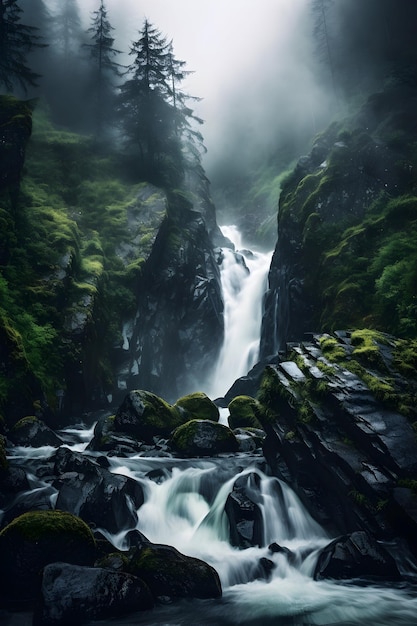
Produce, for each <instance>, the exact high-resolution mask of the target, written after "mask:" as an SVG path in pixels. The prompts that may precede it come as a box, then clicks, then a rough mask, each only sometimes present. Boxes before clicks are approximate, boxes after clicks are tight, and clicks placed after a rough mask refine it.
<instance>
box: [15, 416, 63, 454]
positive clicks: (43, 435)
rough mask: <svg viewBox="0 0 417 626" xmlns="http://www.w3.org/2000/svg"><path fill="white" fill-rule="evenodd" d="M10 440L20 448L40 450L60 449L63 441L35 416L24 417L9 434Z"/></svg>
mask: <svg viewBox="0 0 417 626" xmlns="http://www.w3.org/2000/svg"><path fill="white" fill-rule="evenodd" d="M8 436H9V439H10V440H11V441H12V442H13V443H14V444H16V445H18V446H31V447H32V448H40V447H42V446H52V447H54V448H59V446H60V445H61V444H62V443H63V441H62V439H61V438H60V437H58V435H56V434H55V433H54V431H53V430H52V429H51V428H49V426H47V425H46V424H45V422H43V421H42V420H40V419H38V418H37V417H35V416H34V415H29V416H27V417H23V418H22V419H21V420H19V421H18V422H17V423H16V424H15V425H14V426H13V428H12V429H11V430H10V432H9V435H8Z"/></svg>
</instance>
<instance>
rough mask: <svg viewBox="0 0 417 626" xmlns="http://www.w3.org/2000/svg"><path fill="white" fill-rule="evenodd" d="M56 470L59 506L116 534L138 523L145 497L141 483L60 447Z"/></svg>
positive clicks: (57, 503) (57, 504)
mask: <svg viewBox="0 0 417 626" xmlns="http://www.w3.org/2000/svg"><path fill="white" fill-rule="evenodd" d="M55 472H56V475H57V480H56V481H55V483H54V484H55V487H56V488H57V489H58V491H59V493H58V498H57V501H56V508H58V509H62V510H64V511H70V512H71V513H74V514H75V515H78V516H79V517H81V518H82V519H83V520H85V521H86V522H87V523H88V524H92V525H94V526H98V527H101V528H105V529H106V530H108V531H110V532H112V533H115V532H118V531H120V530H121V529H123V528H129V527H133V526H135V525H136V523H137V514H136V509H138V508H139V507H140V506H141V505H142V504H143V501H144V498H143V491H142V488H141V486H140V485H139V483H137V482H136V481H135V480H133V479H132V478H128V477H127V476H122V475H120V474H112V473H111V472H109V471H108V470H107V469H105V468H103V467H100V465H98V464H97V463H95V462H93V461H91V460H90V459H88V458H86V457H85V456H84V455H82V454H79V453H75V452H72V451H71V450H69V449H68V448H60V449H59V450H58V452H57V454H56V458H55ZM132 505H133V506H132Z"/></svg>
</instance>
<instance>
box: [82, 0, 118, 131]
mask: <svg viewBox="0 0 417 626" xmlns="http://www.w3.org/2000/svg"><path fill="white" fill-rule="evenodd" d="M113 30H114V28H113V26H112V25H111V24H110V22H109V20H108V17H107V9H106V6H105V3H104V0H100V6H99V7H98V9H97V10H96V11H94V13H93V15H92V23H91V27H90V28H89V29H88V32H89V33H90V34H91V39H92V42H93V43H90V44H88V43H86V44H84V46H85V47H86V48H88V49H89V51H90V55H91V59H92V60H93V80H92V83H91V84H92V88H93V91H94V93H93V99H94V112H95V120H96V132H97V134H98V135H100V134H101V132H102V126H103V121H104V118H105V117H107V116H109V115H110V111H111V110H112V106H111V103H112V101H113V100H114V86H113V83H112V78H116V77H120V76H121V75H122V74H121V71H120V67H121V66H120V64H119V63H117V62H116V61H115V57H116V56H117V55H118V54H120V51H119V50H116V49H115V48H114V47H113V44H114V38H113V37H112V31H113Z"/></svg>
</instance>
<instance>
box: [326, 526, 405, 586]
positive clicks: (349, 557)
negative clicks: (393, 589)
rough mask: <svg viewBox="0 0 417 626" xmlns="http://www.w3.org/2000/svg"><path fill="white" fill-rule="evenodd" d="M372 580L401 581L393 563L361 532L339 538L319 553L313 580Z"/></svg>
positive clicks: (376, 544)
mask: <svg viewBox="0 0 417 626" xmlns="http://www.w3.org/2000/svg"><path fill="white" fill-rule="evenodd" d="M326 578H333V579H351V578H372V579H375V578H377V579H381V580H387V581H396V580H400V579H401V576H400V573H399V571H398V567H397V565H396V563H395V560H394V559H393V558H392V556H391V555H390V554H389V552H387V551H386V550H385V549H384V548H383V546H382V545H380V544H378V543H377V542H376V541H375V540H374V539H373V538H372V537H371V536H370V535H369V534H368V533H366V532H364V531H360V532H354V533H351V534H350V535H346V536H344V537H339V538H338V539H335V540H334V541H332V542H331V543H330V544H329V545H328V546H326V547H325V548H323V549H322V550H321V551H320V555H319V557H318V560H317V564H316V567H315V570H314V579H315V580H323V579H326Z"/></svg>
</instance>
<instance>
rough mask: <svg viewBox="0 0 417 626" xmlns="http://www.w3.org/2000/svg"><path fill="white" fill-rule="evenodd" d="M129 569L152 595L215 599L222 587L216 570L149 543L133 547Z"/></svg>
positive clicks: (196, 560) (172, 549)
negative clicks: (145, 585)
mask: <svg viewBox="0 0 417 626" xmlns="http://www.w3.org/2000/svg"><path fill="white" fill-rule="evenodd" d="M129 571H130V572H131V573H132V574H134V575H135V576H137V577H138V578H141V579H142V580H144V581H145V583H146V584H147V585H148V587H149V589H150V590H151V592H152V594H153V596H154V597H155V598H159V597H168V598H219V597H220V596H221V595H222V589H221V584H220V579H219V576H218V574H217V572H216V570H215V569H214V568H213V567H211V565H208V564H207V563H205V562H204V561H201V560H200V559H196V558H193V557H189V556H185V555H184V554H181V552H178V550H176V549H175V548H172V547H171V546H165V545H157V544H150V545H148V546H146V547H144V548H142V549H139V550H137V549H134V553H133V558H132V559H131V561H130V565H129Z"/></svg>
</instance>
